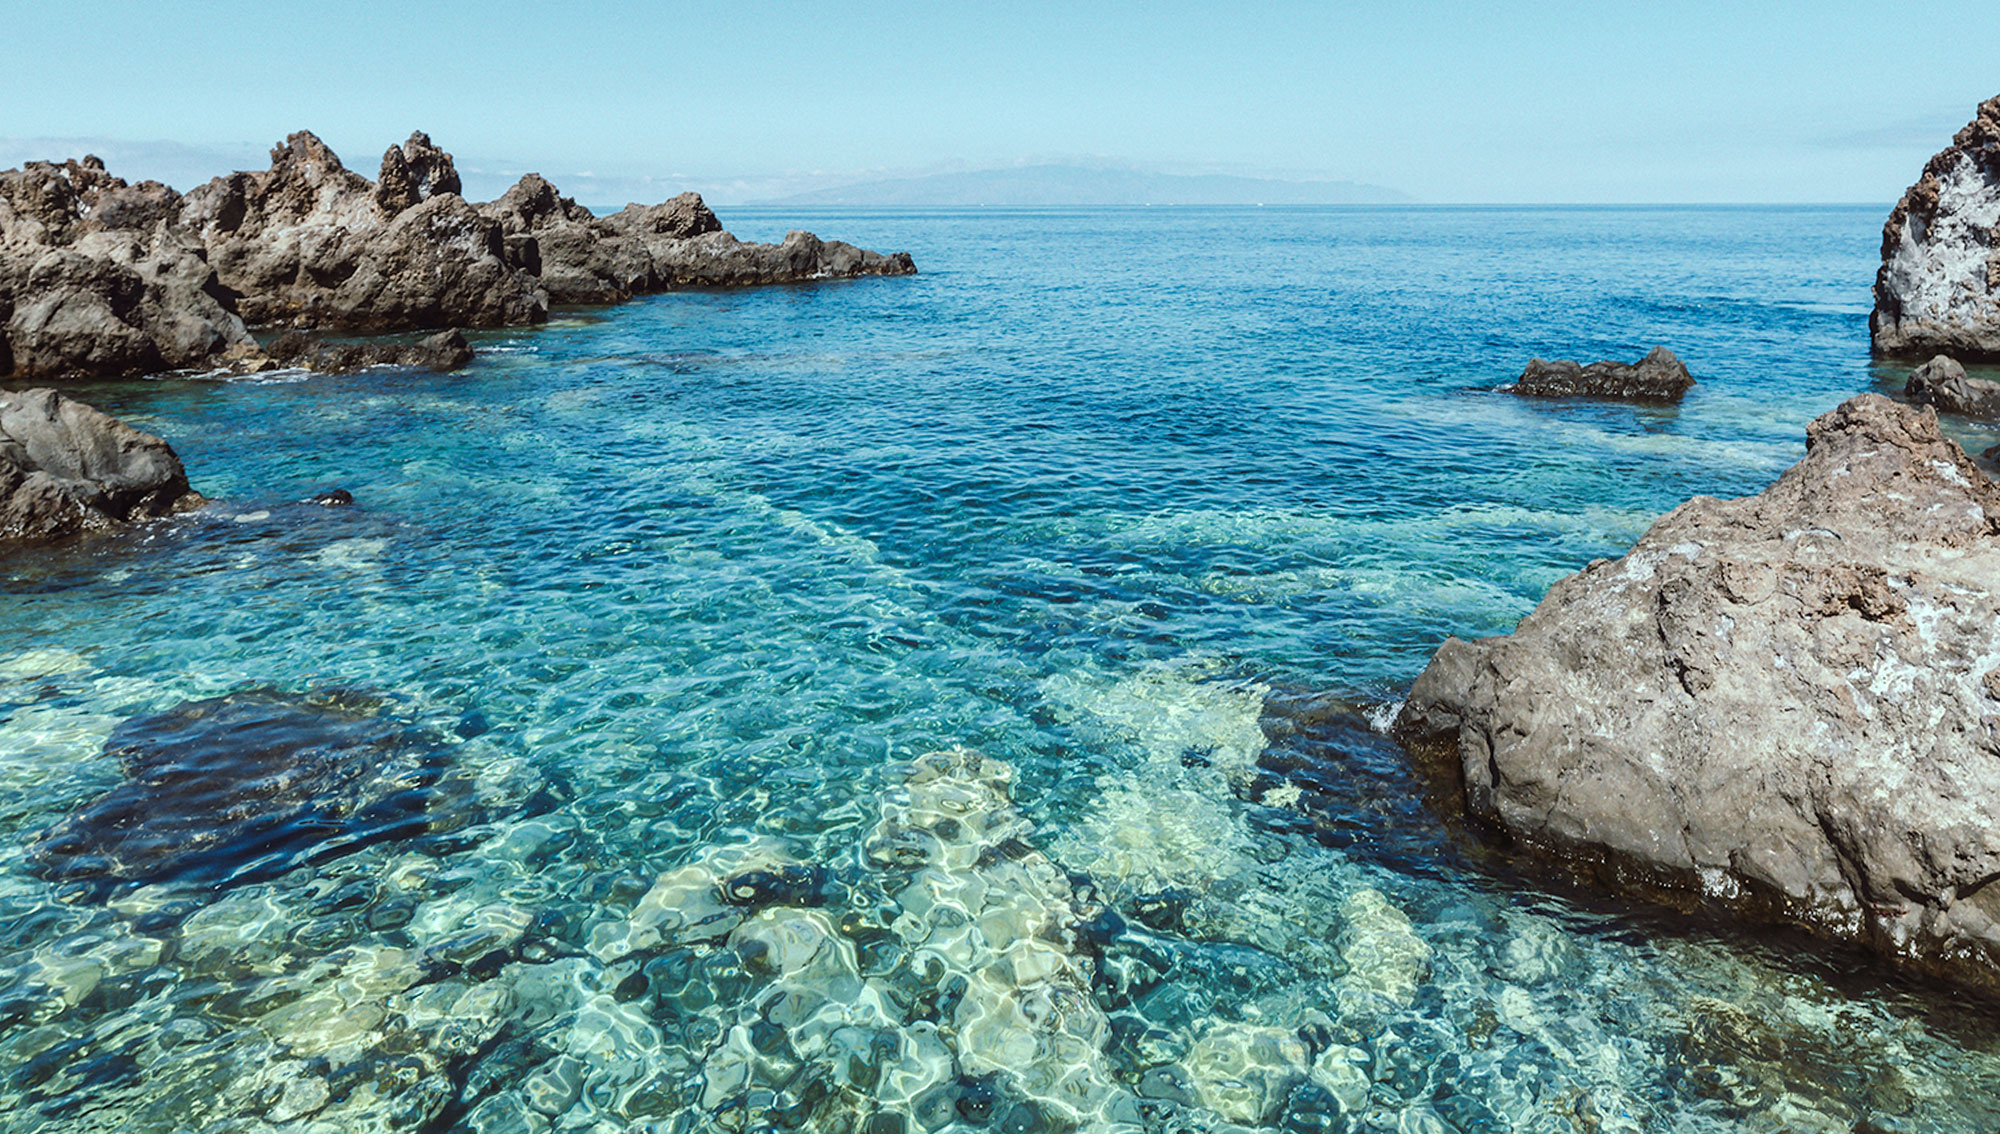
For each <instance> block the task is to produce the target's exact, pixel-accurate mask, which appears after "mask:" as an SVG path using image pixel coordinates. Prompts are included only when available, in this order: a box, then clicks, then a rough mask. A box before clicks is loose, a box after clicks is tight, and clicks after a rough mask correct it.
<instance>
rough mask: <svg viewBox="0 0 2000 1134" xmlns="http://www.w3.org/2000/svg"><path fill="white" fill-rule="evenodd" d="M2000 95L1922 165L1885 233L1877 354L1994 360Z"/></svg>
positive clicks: (1999, 257)
mask: <svg viewBox="0 0 2000 1134" xmlns="http://www.w3.org/2000/svg"><path fill="white" fill-rule="evenodd" d="M1996 236H2000V96H1996V97H1994V98H1990V99H1988V100H1986V101H1985V102H1984V103H1981V104H1980V106H1979V110H1978V112H1977V113H1976V114H1975V115H1974V117H1973V120H1972V122H1971V123H1970V124H1968V125H1967V126H1966V127H1965V129H1963V130H1960V131H1959V132H1958V134H1957V136H1955V137H1953V138H1952V140H1951V145H1950V146H1948V147H1946V148H1945V149H1944V150H1942V151H1941V152H1939V153H1938V154H1937V155H1936V156H1934V157H1932V158H1931V160H1930V161H1928V162H1926V163H1925V164H1924V172H1923V175H1922V176H1921V177H1919V178H1918V179H1917V183H1916V184H1915V185H1912V186H1910V188H1909V191H1908V192H1906V193H1904V194H1903V199H1902V200H1900V201H1898V202H1896V207H1895V209H1894V210H1893V211H1892V212H1891V213H1890V214H1889V220H1888V222H1887V223H1885V224H1884V225H1883V226H1882V267H1881V269H1880V270H1879V271H1877V272H1876V274H1875V311H1874V313H1873V314H1872V315H1870V316H1869V319H1868V329H1869V333H1870V335H1871V337H1872V338H1873V340H1874V344H1875V349H1876V351H1878V352H1880V353H1882V354H1897V355H1915V356H1917V357H1919V358H1921V357H1923V356H1924V355H1927V354H1934V353H1937V352H1940V351H1942V352H1948V353H1950V354H1953V355H1956V356H1957V357H1958V358H1960V359H1982V360H1984V359H1996V358H2000V240H1997V239H1996Z"/></svg>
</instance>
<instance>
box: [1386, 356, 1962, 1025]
mask: <svg viewBox="0 0 2000 1134" xmlns="http://www.w3.org/2000/svg"><path fill="white" fill-rule="evenodd" d="M1395 730H1396V733H1397V736H1398V738H1399V739H1400V740H1402V741H1403V742H1404V744H1405V745H1406V746H1407V747H1408V748H1409V749H1410V750H1411V752H1412V753H1413V755H1414V756H1415V757H1416V762H1417V763H1418V765H1419V766H1420V767H1421V768H1424V769H1425V770H1427V771H1428V772H1429V773H1430V774H1431V775H1433V776H1434V777H1435V779H1436V781H1437V782H1438V783H1439V784H1440V785H1441V787H1442V788H1443V791H1442V792H1441V795H1442V796H1443V797H1444V798H1446V799H1447V800H1449V801H1451V802H1450V809H1452V810H1457V811H1459V812H1461V813H1462V814H1463V815H1465V816H1467V817H1469V818H1471V819H1472V820H1474V821H1475V823H1477V824H1479V825H1481V826H1484V827H1486V828H1487V829H1489V830H1491V831H1494V832H1496V833H1498V834H1500V835H1501V836H1502V837H1503V838H1506V839H1508V840H1510V841H1512V842H1513V843H1515V844H1516V845H1518V846H1520V847H1522V848H1524V849H1525V850H1527V851H1529V852H1530V853H1531V854H1539V855H1543V856H1552V857H1553V858H1555V859H1557V860H1559V861H1561V862H1563V863H1565V864H1566V865H1568V866H1570V867H1580V868H1582V869H1584V870H1586V871H1587V872H1590V873H1594V874H1595V875H1596V876H1597V877H1598V878H1599V879H1600V880H1602V881H1607V882H1609V883H1611V884H1612V885H1614V886H1619V887H1622V888H1624V889H1627V890H1631V891H1635V892H1637V893H1640V894H1642V895H1646V896H1651V897H1666V898H1668V899H1669V900H1683V901H1684V900H1696V901H1702V902H1705V903H1708V904H1710V905H1712V906H1714V907H1718V908H1720V909H1723V910H1726V911H1728V912H1731V913H1733V914H1736V915H1739V916H1744V917H1747V918H1750V919H1752V920H1765V921H1778V922H1784V923H1790V924H1794V925H1799V926H1803V927H1806V928H1808V929H1811V930H1814V931H1817V932H1820V933H1822V934H1825V935H1827V936H1830V937H1833V938H1836V939H1839V940H1842V941H1847V942H1853V943H1856V944H1859V945H1861V946H1864V947H1866V948H1868V949H1870V950H1873V951H1875V952H1877V953H1879V954H1881V955H1884V956H1886V957H1889V958H1893V959H1895V960H1897V961H1899V962H1903V963H1906V964H1909V965H1912V966H1915V967H1917V968H1919V969H1922V970H1925V971H1929V972H1932V973H1936V974H1941V975H1943V976H1946V977H1948V978H1951V979H1955V980H1959V981H1964V982H1967V983H1970V984H1973V985H1977V986H1981V987H1984V988H1987V989H1989V990H2000V887H1995V886H1993V885H1992V883H1993V882H1994V881H1995V880H1996V879H2000V837H1996V836H1995V834H1994V825H1993V817H1994V815H1996V814H2000V487H1996V486H1995V485H1994V484H1993V483H1992V482H1990V481H1989V480H1988V479H1987V478H1986V476H1985V474H1983V473H1981V472H1980V471H1979V470H1978V469H1977V468H1975V467H1974V466H1973V464H1972V462H1971V461H1970V460H1969V459H1967V457H1966V455H1965V453H1964V452H1963V451H1962V450H1961V449H1960V448H1959V447H1958V446H1957V445H1956V444H1954V443H1952V442H1951V441H1950V440H1948V439H1947V438H1945V437H1944V436H1943V435H1942V434H1941V433H1940V432H1939V431H1938V423H1937V416H1936V414H1935V412H1933V411H1931V410H1929V409H1921V410H1919V409H1912V408H1910V407H1907V406H1903V405H1899V404H1897V403H1895V402H1892V401H1890V400H1889V399H1887V398H1884V397H1881V396H1879V395H1872V394H1870V395H1863V396H1861V397H1858V398H1855V399H1853V400H1851V401H1849V402H1847V403H1845V404H1844V405H1842V406H1840V407H1839V408H1838V409H1836V410H1834V411H1832V412H1830V413H1828V414H1826V415H1824V416H1822V417H1821V418H1819V419H1818V420H1817V421H1815V422H1813V423H1812V425H1811V426H1810V427H1809V428H1808V429H1807V452H1806V456H1805V458H1804V459H1803V460H1801V461H1800V462H1799V463H1798V464H1797V465H1795V466H1793V467H1792V468H1791V469H1790V470H1789V471H1787V472H1786V473H1785V474H1784V475H1783V476H1781V477H1780V478H1779V479H1778V480H1777V482H1776V483H1775V484H1773V485H1772V486H1771V487H1770V488H1769V489H1767V490H1765V491H1764V492H1763V493H1762V494H1760V495H1758V496H1753V497H1748V498H1745V499H1740V500H1716V499H1711V498H1708V497H1696V498H1695V499H1693V500H1690V501H1689V502H1687V503H1686V504H1683V505H1681V506H1680V507H1679V508H1676V509H1675V510H1674V511H1672V512H1670V513H1669V514H1667V516H1665V517H1664V518H1663V519H1661V520H1660V521H1659V522H1658V523H1656V524H1654V525H1653V527H1652V529H1651V530H1650V531H1648V532H1647V533H1646V534H1645V536H1644V537H1642V538H1641V539H1640V540H1639V542H1638V544H1637V545H1636V546H1635V547H1633V549H1632V550H1631V552H1630V553H1628V554H1627V555H1625V556H1624V557H1623V558H1620V559H1617V560H1611V561H1606V560H1600V561H1598V562H1596V563H1593V564H1591V565H1590V566H1588V567H1586V568H1584V570H1582V571H1581V572H1579V573H1577V574H1575V575H1572V576H1570V577H1569V578H1567V579H1564V580H1562V581H1561V582H1558V583H1557V584H1556V585H1555V586H1554V587H1553V588H1551V589H1550V591H1549V593H1548V595H1547V597H1545V598H1544V599H1543V600H1542V602H1541V604H1540V605H1539V606H1538V607H1536V609H1535V610H1534V612H1533V613H1532V614H1530V615H1528V617H1527V618H1525V619H1523V620H1522V621H1521V624H1520V625H1519V627H1518V628H1516V629H1515V631H1514V632H1513V633H1512V634H1508V635H1505V636H1502V637H1497V638H1488V639H1484V640H1480V641H1473V642H1468V641H1461V640H1458V639H1455V638H1454V639H1448V640H1447V641H1446V642H1445V644H1444V646H1443V647H1442V648H1441V649H1440V650H1438V652H1437V655H1436V657H1434V658H1433V659H1432V661H1431V663H1430V666H1429V667H1428V668H1427V669H1425V671H1424V672H1423V675H1422V676H1421V677H1419V678H1418V679H1417V682H1416V684H1415V686H1414V687H1413V688H1412V690H1411V693H1410V697H1409V700H1408V702H1407V703H1406V705H1405V706H1404V708H1403V710H1402V712H1401V714H1400V716H1399V718H1398V719H1397V721H1396V726H1395ZM1676 894H1678V895H1680V896H1681V897H1680V898H1678V899H1676V898H1675V895H1676Z"/></svg>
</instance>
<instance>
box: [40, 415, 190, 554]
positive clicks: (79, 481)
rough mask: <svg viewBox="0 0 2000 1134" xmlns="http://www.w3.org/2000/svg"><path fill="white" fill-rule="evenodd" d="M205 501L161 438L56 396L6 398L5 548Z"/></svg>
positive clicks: (170, 510)
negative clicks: (193, 487) (191, 485)
mask: <svg viewBox="0 0 2000 1134" xmlns="http://www.w3.org/2000/svg"><path fill="white" fill-rule="evenodd" d="M202 503H203V500H202V498H201V497H200V496H199V495H198V494H196V493H195V492H194V490H193V489H191V488H189V487H188V480H187V472H186V470H185V469H183V468H182V467H181V462H180V458H179V457H178V456H176V455H175V454H174V451H173V449H172V448H171V447H169V446H168V445H167V443H166V442H165V441H162V440H160V439H159V438H158V437H155V436H153V435H152V434H150V433H141V432H139V431H138V430H136V429H133V428H132V427H131V426H129V425H126V424H125V423H123V422H121V421H118V420H117V419H116V418H113V417H110V416H109V415H106V414H103V413H99V412H98V411H97V410H95V409H92V408H91V407H90V406H87V405H84V404H83V403H82V402H77V401H72V400H70V399H69V398H66V397H64V396H62V395H61V394H58V393H56V392H55V391H54V390H47V389H42V390H25V391H22V392H20V393H7V392H0V545H5V544H12V543H39V542H44V541H47V540H51V539H56V538H59V537H62V536H66V535H72V534H75V533H77V532H86V531H101V530H104V529H106V528H111V527H115V526H117V525H119V524H122V523H126V522H129V521H132V520H139V519H144V518H147V517H151V516H164V515H168V514H170V513H173V512H180V511H185V510H187V509H189V508H194V507H198V506H199V505H201V504H202Z"/></svg>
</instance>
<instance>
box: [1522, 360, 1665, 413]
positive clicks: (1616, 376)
mask: <svg viewBox="0 0 2000 1134" xmlns="http://www.w3.org/2000/svg"><path fill="white" fill-rule="evenodd" d="M1693 387H1694V375H1692V374H1689V373H1688V368H1687V367H1686V366H1685V365H1684V364H1682V362H1681V360H1680V359H1679V358H1678V357H1676V356H1675V354H1674V352H1673V351H1670V350H1668V349H1667V348H1666V347H1663V346H1660V347H1654V348H1653V349H1652V350H1651V351H1649V352H1648V353H1647V354H1646V357H1644V358H1642V359H1640V360H1639V361H1637V362H1634V363H1624V362H1611V361H1603V362H1593V363H1591V364H1590V365H1588V366H1584V365H1581V364H1578V363H1575V362H1571V361H1569V360H1567V359H1558V360H1556V361H1554V362H1545V361H1543V360H1542V359H1539V358H1531V359H1529V360H1528V367H1527V369H1525V370H1523V371H1521V376H1520V377H1519V378H1517V379H1515V380H1514V383H1513V384H1512V385H1509V386H1502V387H1501V389H1502V390H1503V391H1505V392H1507V393H1510V394H1517V395H1519V396H1521V397H1524V398H1608V399H1612V400H1616V401H1625V402H1659V403H1668V404H1671V403H1674V402H1678V401H1680V400H1681V399H1682V398H1684V397H1686V396H1687V392H1688V391H1689V390H1690V389H1692V388H1693Z"/></svg>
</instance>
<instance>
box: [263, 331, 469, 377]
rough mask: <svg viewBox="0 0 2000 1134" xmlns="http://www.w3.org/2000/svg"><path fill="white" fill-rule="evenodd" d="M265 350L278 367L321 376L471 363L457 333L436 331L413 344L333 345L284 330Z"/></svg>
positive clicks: (457, 366) (462, 338)
mask: <svg viewBox="0 0 2000 1134" xmlns="http://www.w3.org/2000/svg"><path fill="white" fill-rule="evenodd" d="M265 351H266V353H268V354H269V355H270V357H271V358H272V359H273V360H274V361H276V362H278V363H279V364H281V365H284V366H298V367H303V368H305V369H307V370H317V371H319V372H320V373H322V374H351V373H353V372H354V371H356V370H365V369H367V368H368V367H370V366H408V367H414V368H417V369H420V370H458V369H461V368H462V367H464V366H465V365H467V364H468V363H470V362H471V361H472V344H471V343H468V342H466V341H465V336H464V335H463V334H461V333H459V332H457V331H440V332H438V333H437V334H435V335H431V336H430V337H428V338H424V339H419V340H418V341H416V342H414V343H383V342H364V343H352V342H349V343H336V342H326V341H323V340H320V339H315V338H313V337H312V336H311V335H308V334H305V333H304V332H302V331H288V332H286V333H285V334H283V335H280V336H278V337H277V338H276V339H274V340H272V342H271V345H270V346H268V347H266V348H265Z"/></svg>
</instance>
